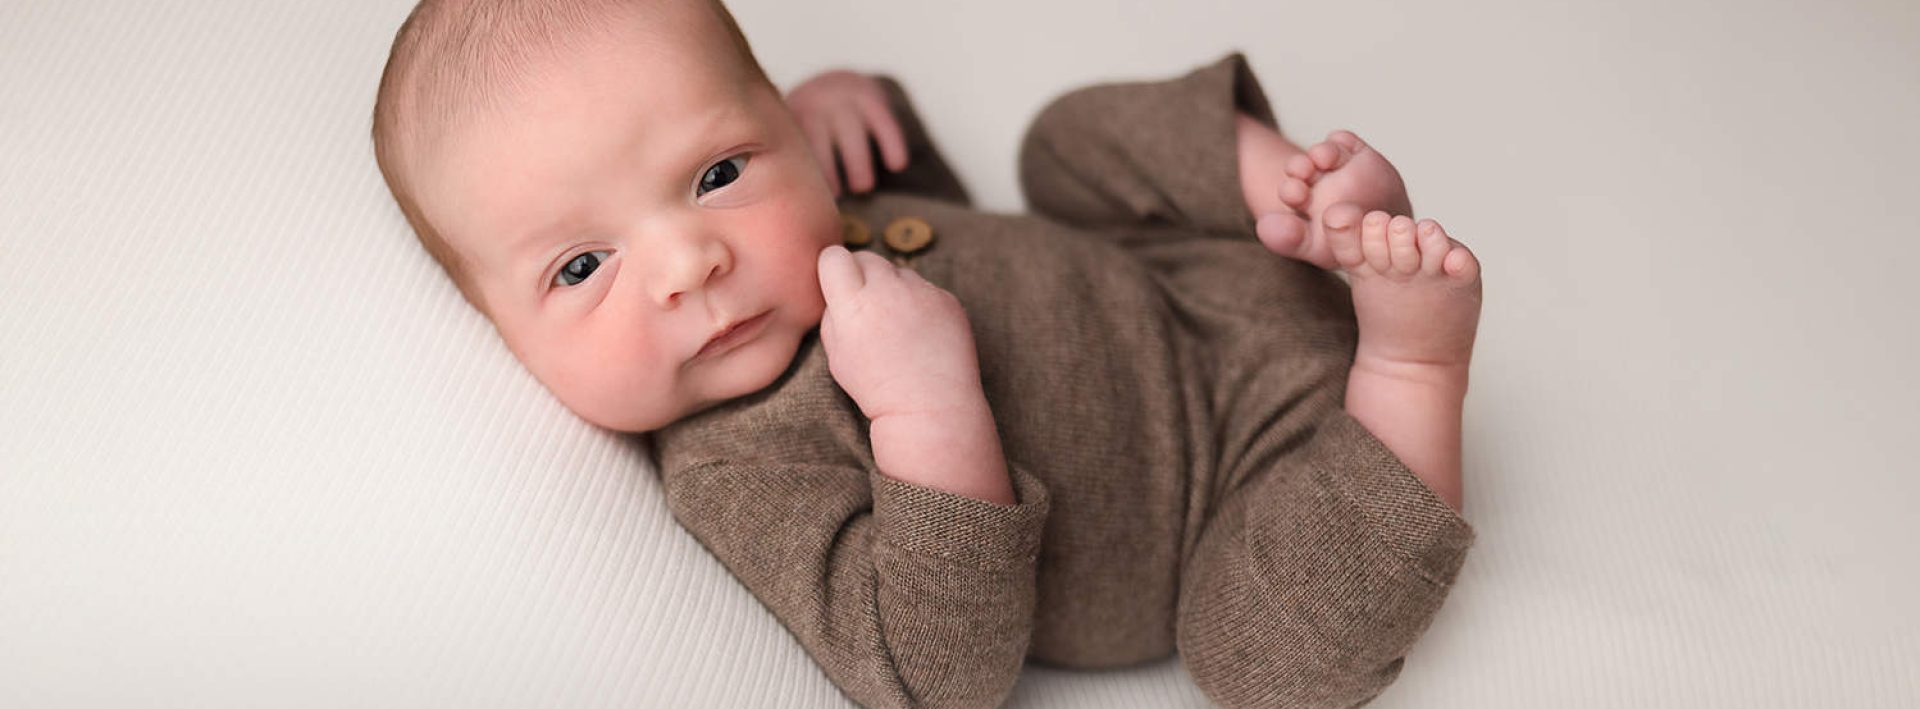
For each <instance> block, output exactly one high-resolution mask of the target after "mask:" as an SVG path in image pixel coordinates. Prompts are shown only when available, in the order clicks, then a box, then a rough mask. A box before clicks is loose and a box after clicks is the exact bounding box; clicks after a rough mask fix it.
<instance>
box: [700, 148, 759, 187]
mask: <svg viewBox="0 0 1920 709" xmlns="http://www.w3.org/2000/svg"><path fill="white" fill-rule="evenodd" d="M746 169H747V156H745V155H735V156H733V157H730V158H727V159H725V160H722V161H720V162H718V163H715V164H714V166H713V167H710V168H707V173H706V174H704V175H701V176H700V186H699V187H697V188H695V189H694V195H695V196H699V195H704V194H706V193H708V192H712V191H714V190H717V189H720V188H722V187H726V186H727V185H730V184H733V181H734V180H738V179H740V173H741V172H742V171H744V170H746Z"/></svg>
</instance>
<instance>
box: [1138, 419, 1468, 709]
mask: <svg viewBox="0 0 1920 709" xmlns="http://www.w3.org/2000/svg"><path fill="white" fill-rule="evenodd" d="M1473 536H1474V533H1473V531H1472V529H1471V528H1470V527H1468V526H1467V525H1466V523H1465V521H1464V520H1461V519H1460V518H1459V517H1458V515H1456V514H1454V513H1453V511H1452V508H1451V507H1448V506H1447V505H1446V504H1445V503H1444V502H1441V501H1440V500H1439V499H1438V497H1436V496H1434V495H1433V492H1432V491H1431V490H1430V489H1428V488H1426V486H1425V484H1424V483H1421V482H1420V481H1419V480H1418V478H1415V477H1414V476H1413V474H1412V473H1411V472H1410V471H1407V470H1406V469H1405V466H1404V465H1402V464H1401V463H1400V462H1399V461H1398V460H1397V459H1394V458H1393V456H1392V454H1391V452H1389V451H1387V450H1386V448H1385V446H1384V445H1382V444H1380V443H1379V441H1378V439H1375V438H1373V436H1372V435H1371V434H1370V433H1368V432H1367V431H1366V430H1365V428H1364V427H1363V426H1361V425H1360V423H1359V422H1358V421H1355V420H1354V419H1353V418H1352V417H1351V416H1348V415H1347V414H1346V412H1345V411H1344V410H1337V411H1334V412H1333V413H1331V414H1329V416H1328V418H1327V419H1326V421H1325V423H1324V424H1323V425H1322V426H1321V427H1320V429H1319V430H1318V431H1317V432H1316V434H1315V436H1314V438H1313V440H1312V441H1310V442H1309V443H1308V444H1307V445H1305V446H1303V447H1301V448H1300V449H1298V450H1295V451H1293V452H1292V453H1291V454H1289V455H1288V456H1286V457H1284V458H1281V459H1279V464H1278V465H1275V466H1273V467H1272V468H1271V469H1269V470H1266V471H1263V472H1261V473H1259V474H1258V475H1257V477H1256V478H1255V479H1252V480H1249V481H1247V482H1246V483H1245V484H1243V485H1241V486H1239V487H1237V488H1236V489H1234V490H1232V491H1230V492H1228V493H1227V494H1226V497H1225V498H1224V499H1222V500H1221V501H1220V502H1219V504H1218V505H1217V507H1216V510H1215V513H1214V514H1213V515H1212V517H1211V518H1210V519H1209V520H1208V522H1207V524H1206V528H1205V530H1204V531H1203V532H1202V533H1201V537H1200V539H1199V541H1198V543H1197V545H1196V547H1195V549H1194V551H1193V554H1192V555H1191V556H1190V557H1189V559H1188V561H1187V564H1186V567H1185V568H1184V569H1182V577H1181V589H1180V591H1181V593H1180V600H1179V604H1180V605H1179V615H1178V621H1177V623H1178V626H1177V630H1176V642H1177V644H1178V646H1179V650H1180V654H1181V657H1182V661H1183V662H1184V663H1185V666H1186V668H1187V671H1188V673H1189V674H1190V675H1191V676H1192V677H1193V679H1194V682H1195V683H1197V684H1198V685H1199V686H1200V688H1201V689H1202V691H1204V692H1205V693H1206V694H1207V695H1208V697H1210V698H1212V699H1213V700H1214V701H1216V702H1219V703H1220V704H1222V705H1224V706H1228V707H1351V706H1355V705H1358V704H1363V703H1365V702H1367V701H1369V700H1371V699H1372V698H1373V697H1375V696H1377V695H1378V694H1380V692H1382V691H1384V690H1385V689H1386V687H1387V685H1389V684H1391V683H1392V682H1393V681H1394V679H1395V678H1397V677H1398V676H1399V674H1400V667H1401V664H1402V663H1403V662H1404V657H1405V655H1406V653H1407V652H1408V650H1409V649H1410V648H1411V647H1412V646H1413V644H1414V642H1415V641H1416V640H1418V639H1419V637H1420V635H1421V634H1423V633H1424V632H1426V629H1427V627H1428V625H1429V624H1431V622H1432V620H1433V616H1434V614H1435V613H1436V612H1438V611H1439V609H1440V606H1441V604H1442V602H1444V601H1445V600H1446V595H1447V592H1448V589H1449V587H1450V585H1451V583H1452V581H1453V579H1454V577H1455V575H1456V574H1457V573H1458V569H1459V567H1460V564H1461V563H1462V562H1463V561H1464V557H1465V552H1466V549H1467V547H1468V546H1470V545H1471V544H1472V541H1473Z"/></svg>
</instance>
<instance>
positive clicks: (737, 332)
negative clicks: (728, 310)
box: [694, 310, 773, 357]
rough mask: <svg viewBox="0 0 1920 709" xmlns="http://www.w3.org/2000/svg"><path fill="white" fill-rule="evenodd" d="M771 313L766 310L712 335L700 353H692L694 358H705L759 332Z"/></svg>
mask: <svg viewBox="0 0 1920 709" xmlns="http://www.w3.org/2000/svg"><path fill="white" fill-rule="evenodd" d="M772 312H773V311H771V310H768V311H766V312H763V313H760V314H759V315H755V316H753V317H750V318H747V319H745V320H741V321H739V322H736V323H734V324H733V325H731V326H729V327H727V328H726V329H724V330H721V331H720V332H716V333H714V334H713V337H710V338H707V344H705V345H702V346H701V347H700V351H699V352H696V353H694V357H705V356H707V355H709V354H712V353H715V352H719V351H721V350H725V349H727V348H729V347H732V346H734V345H736V344H738V343H739V342H740V341H742V340H744V339H746V338H748V337H751V336H753V335H754V334H756V333H757V332H759V329H760V326H761V324H763V323H764V322H765V321H766V318H767V315H769V314H771V313H772Z"/></svg>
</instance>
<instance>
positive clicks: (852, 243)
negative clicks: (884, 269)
mask: <svg viewBox="0 0 1920 709" xmlns="http://www.w3.org/2000/svg"><path fill="white" fill-rule="evenodd" d="M880 238H881V239H882V240H884V241H886V243H887V248H889V249H892V250H893V252H894V253H896V254H911V253H915V252H918V251H920V250H922V249H925V248H927V246H928V245H930V244H932V243H933V225H932V224H928V223H927V220H925V219H921V218H919V217H900V218H899V219H895V220H893V221H891V222H887V228H886V229H885V230H883V231H881V232H880ZM840 240H841V241H842V242H845V243H846V245H847V246H848V247H860V246H866V245H867V244H870V243H873V232H872V231H870V230H869V229H868V228H867V223H866V222H865V221H862V220H861V219H860V218H859V217H856V216H853V215H851V214H842V215H840Z"/></svg>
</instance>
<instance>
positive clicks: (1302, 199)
mask: <svg viewBox="0 0 1920 709" xmlns="http://www.w3.org/2000/svg"><path fill="white" fill-rule="evenodd" d="M1312 196H1313V190H1312V189H1311V188H1309V187H1307V183H1306V182H1303V181H1301V180H1300V178H1297V177H1288V178H1287V179H1286V180H1285V181H1283V182H1281V183H1280V201H1282V202H1285V203H1286V204H1287V206H1289V207H1293V208H1294V209H1304V208H1306V206H1307V200H1308V198H1310V197H1312Z"/></svg>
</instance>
